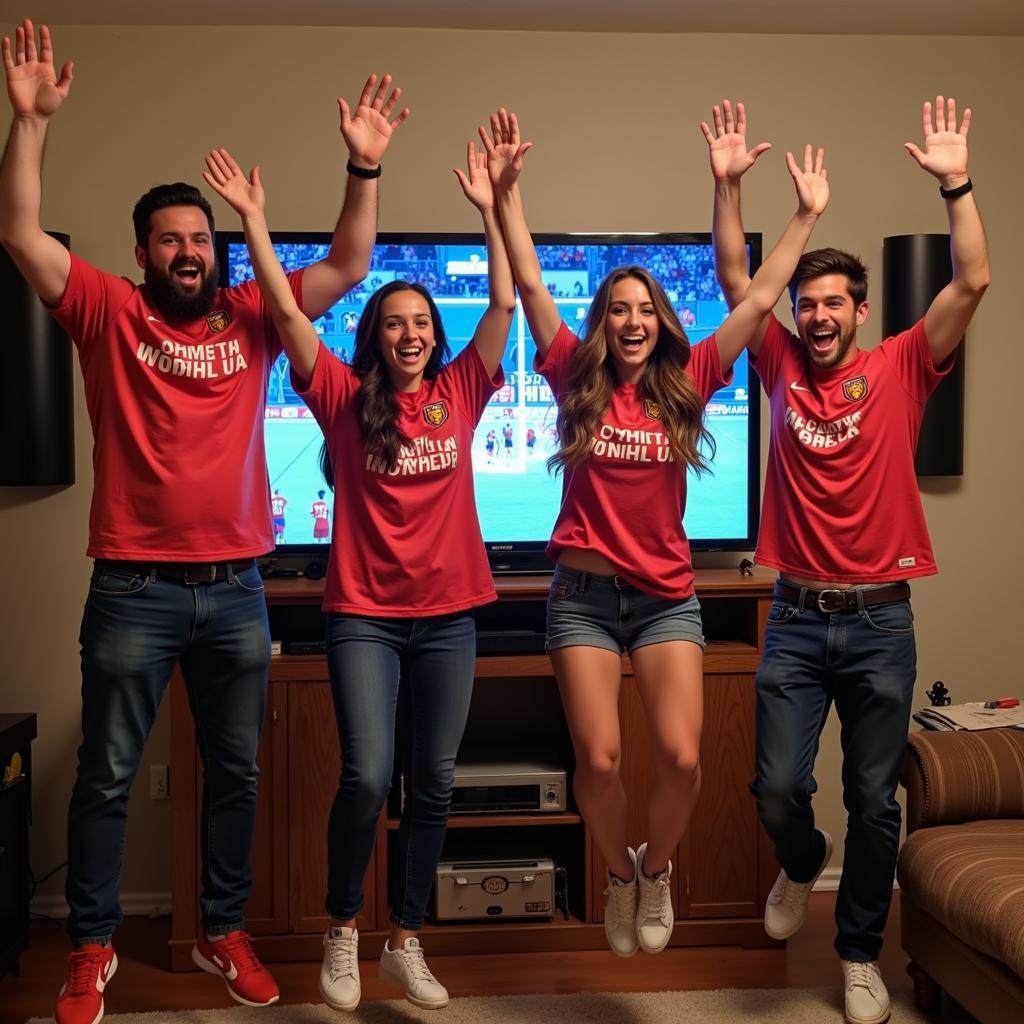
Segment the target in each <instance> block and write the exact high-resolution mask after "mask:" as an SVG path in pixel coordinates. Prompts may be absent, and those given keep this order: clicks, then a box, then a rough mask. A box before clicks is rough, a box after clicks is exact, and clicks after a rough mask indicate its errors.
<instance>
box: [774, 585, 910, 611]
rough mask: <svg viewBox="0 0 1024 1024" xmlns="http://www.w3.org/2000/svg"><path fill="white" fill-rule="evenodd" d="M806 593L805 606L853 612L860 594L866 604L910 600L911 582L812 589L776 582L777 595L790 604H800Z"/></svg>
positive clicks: (857, 605)
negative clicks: (866, 586) (844, 588)
mask: <svg viewBox="0 0 1024 1024" xmlns="http://www.w3.org/2000/svg"><path fill="white" fill-rule="evenodd" d="M801 593H802V594H803V595H804V607H805V608H817V609H818V611H819V612H822V613H824V614H826V615H828V614H831V613H832V612H851V611H856V610H857V608H858V607H859V604H858V600H857V595H858V594H859V595H860V597H861V599H862V600H863V602H864V604H865V605H867V606H870V605H873V604H890V603H891V602H893V601H908V600H910V584H909V583H905V582H900V583H890V584H889V585H888V586H885V587H875V588H874V589H872V590H865V589H864V588H860V589H854V590H810V589H806V590H805V589H804V588H803V587H794V586H792V585H791V584H789V583H783V582H782V581H781V580H780V581H779V582H778V583H776V584H775V596H776V597H779V598H781V599H782V600H783V601H786V602H788V603H789V604H799V603H800V595H801Z"/></svg>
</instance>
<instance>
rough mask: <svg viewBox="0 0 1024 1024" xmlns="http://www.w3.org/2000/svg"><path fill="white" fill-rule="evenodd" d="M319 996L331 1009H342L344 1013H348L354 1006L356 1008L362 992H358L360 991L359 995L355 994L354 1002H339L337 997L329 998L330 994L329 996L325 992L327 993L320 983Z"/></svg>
mask: <svg viewBox="0 0 1024 1024" xmlns="http://www.w3.org/2000/svg"><path fill="white" fill-rule="evenodd" d="M320 996H321V998H322V999H323V1001H324V1002H325V1003H326V1004H327V1005H328V1006H329V1007H330V1008H331V1009H332V1010H342V1011H344V1012H345V1013H349V1012H350V1011H352V1010H354V1009H355V1008H356V1007H357V1006H358V1005H359V1001H360V999H361V998H362V992H360V993H359V995H357V996H356V998H355V1002H352V1003H339V1002H338V1000H337V999H332V998H331V997H330V996H329V995H328V994H327V993H326V992H325V991H324V988H323V986H322V985H321V986H320Z"/></svg>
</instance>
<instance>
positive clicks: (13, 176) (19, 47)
mask: <svg viewBox="0 0 1024 1024" xmlns="http://www.w3.org/2000/svg"><path fill="white" fill-rule="evenodd" d="M3 61H4V73H5V75H6V77H7V95H8V97H9V98H10V101H11V108H12V111H13V114H14V120H13V121H12V123H11V132H10V136H9V137H8V139H7V148H6V149H5V150H4V155H3V160H2V162H0V243H2V244H3V246H4V248H5V249H6V250H7V251H8V252H9V253H10V255H11V259H13V260H14V262H15V264H16V265H17V267H18V269H19V270H20V271H21V273H22V274H23V275H24V277H25V279H26V280H27V281H28V283H29V284H30V285H31V286H32V289H33V290H34V291H35V292H36V294H37V295H38V296H39V297H40V298H41V299H42V300H43V302H45V303H46V304H47V305H50V306H55V305H57V303H58V302H60V300H61V297H62V296H63V295H64V289H65V288H66V287H67V283H68V274H69V273H70V272H71V256H70V255H69V254H68V251H67V249H65V248H64V246H62V245H61V244H60V242H58V241H57V240H56V239H54V238H51V237H50V236H49V235H48V234H46V232H45V231H43V229H42V226H41V225H40V223H39V210H40V206H41V203H42V191H43V186H42V167H43V148H44V146H45V143H46V129H47V126H48V125H49V121H50V117H51V116H52V115H53V114H54V113H55V112H56V110H57V109H58V108H59V107H60V105H61V104H62V103H63V102H64V100H65V99H67V95H68V91H69V90H70V89H71V79H72V72H73V65H72V64H70V63H69V64H65V65H64V67H63V68H61V73H60V78H59V79H58V78H57V74H56V71H55V69H54V65H53V44H52V42H51V40H50V30H49V29H48V28H47V27H46V26H45V25H43V26H41V27H40V30H39V49H38V51H37V50H36V39H35V31H34V29H33V27H32V22H31V21H29V20H28V19H27V18H26V19H25V21H24V22H23V23H22V24H21V25H19V26H18V28H17V30H16V32H15V39H14V48H13V50H12V48H11V40H10V39H9V38H8V37H7V36H4V40H3Z"/></svg>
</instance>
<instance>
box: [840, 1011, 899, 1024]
mask: <svg viewBox="0 0 1024 1024" xmlns="http://www.w3.org/2000/svg"><path fill="white" fill-rule="evenodd" d="M891 1016H892V1013H891V1011H890V1010H886V1011H885V1013H884V1014H882V1015H879V1016H877V1017H851V1016H850V1015H849V1014H848V1013H847V1012H846V1011H845V1010H844V1011H843V1018H844V1019H845V1020H846V1022H847V1024H885V1022H886V1021H887V1020H888V1019H889V1018H890V1017H891Z"/></svg>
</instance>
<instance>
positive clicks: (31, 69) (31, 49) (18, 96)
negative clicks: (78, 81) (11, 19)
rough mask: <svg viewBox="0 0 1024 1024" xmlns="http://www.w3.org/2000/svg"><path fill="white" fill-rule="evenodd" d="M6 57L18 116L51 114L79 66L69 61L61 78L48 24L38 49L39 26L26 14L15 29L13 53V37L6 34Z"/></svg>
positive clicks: (10, 91)
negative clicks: (54, 63) (55, 63)
mask: <svg viewBox="0 0 1024 1024" xmlns="http://www.w3.org/2000/svg"><path fill="white" fill-rule="evenodd" d="M3 58H4V72H5V73H6V75H7V95H8V96H9V97H10V100H11V106H12V107H13V108H14V116H15V117H40V118H48V117H49V116H50V115H51V114H53V113H54V112H55V111H56V110H57V108H58V107H59V106H60V105H61V104H62V103H63V102H64V100H66V99H67V96H68V92H69V91H70V89H71V80H72V79H73V78H74V70H75V66H74V64H73V63H71V62H69V63H67V64H65V65H64V66H63V67H62V68H61V69H60V78H59V79H58V78H57V72H56V69H55V68H54V65H53V43H52V42H51V40H50V30H49V29H48V28H47V27H46V26H45V25H40V27H39V50H38V53H37V51H36V35H35V30H34V29H33V27H32V22H31V21H30V20H29V19H28V18H26V19H25V21H24V22H23V23H22V24H21V25H19V26H18V27H17V29H16V30H15V33H14V52H13V54H12V53H11V40H10V39H9V38H8V37H7V36H4V40H3Z"/></svg>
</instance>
